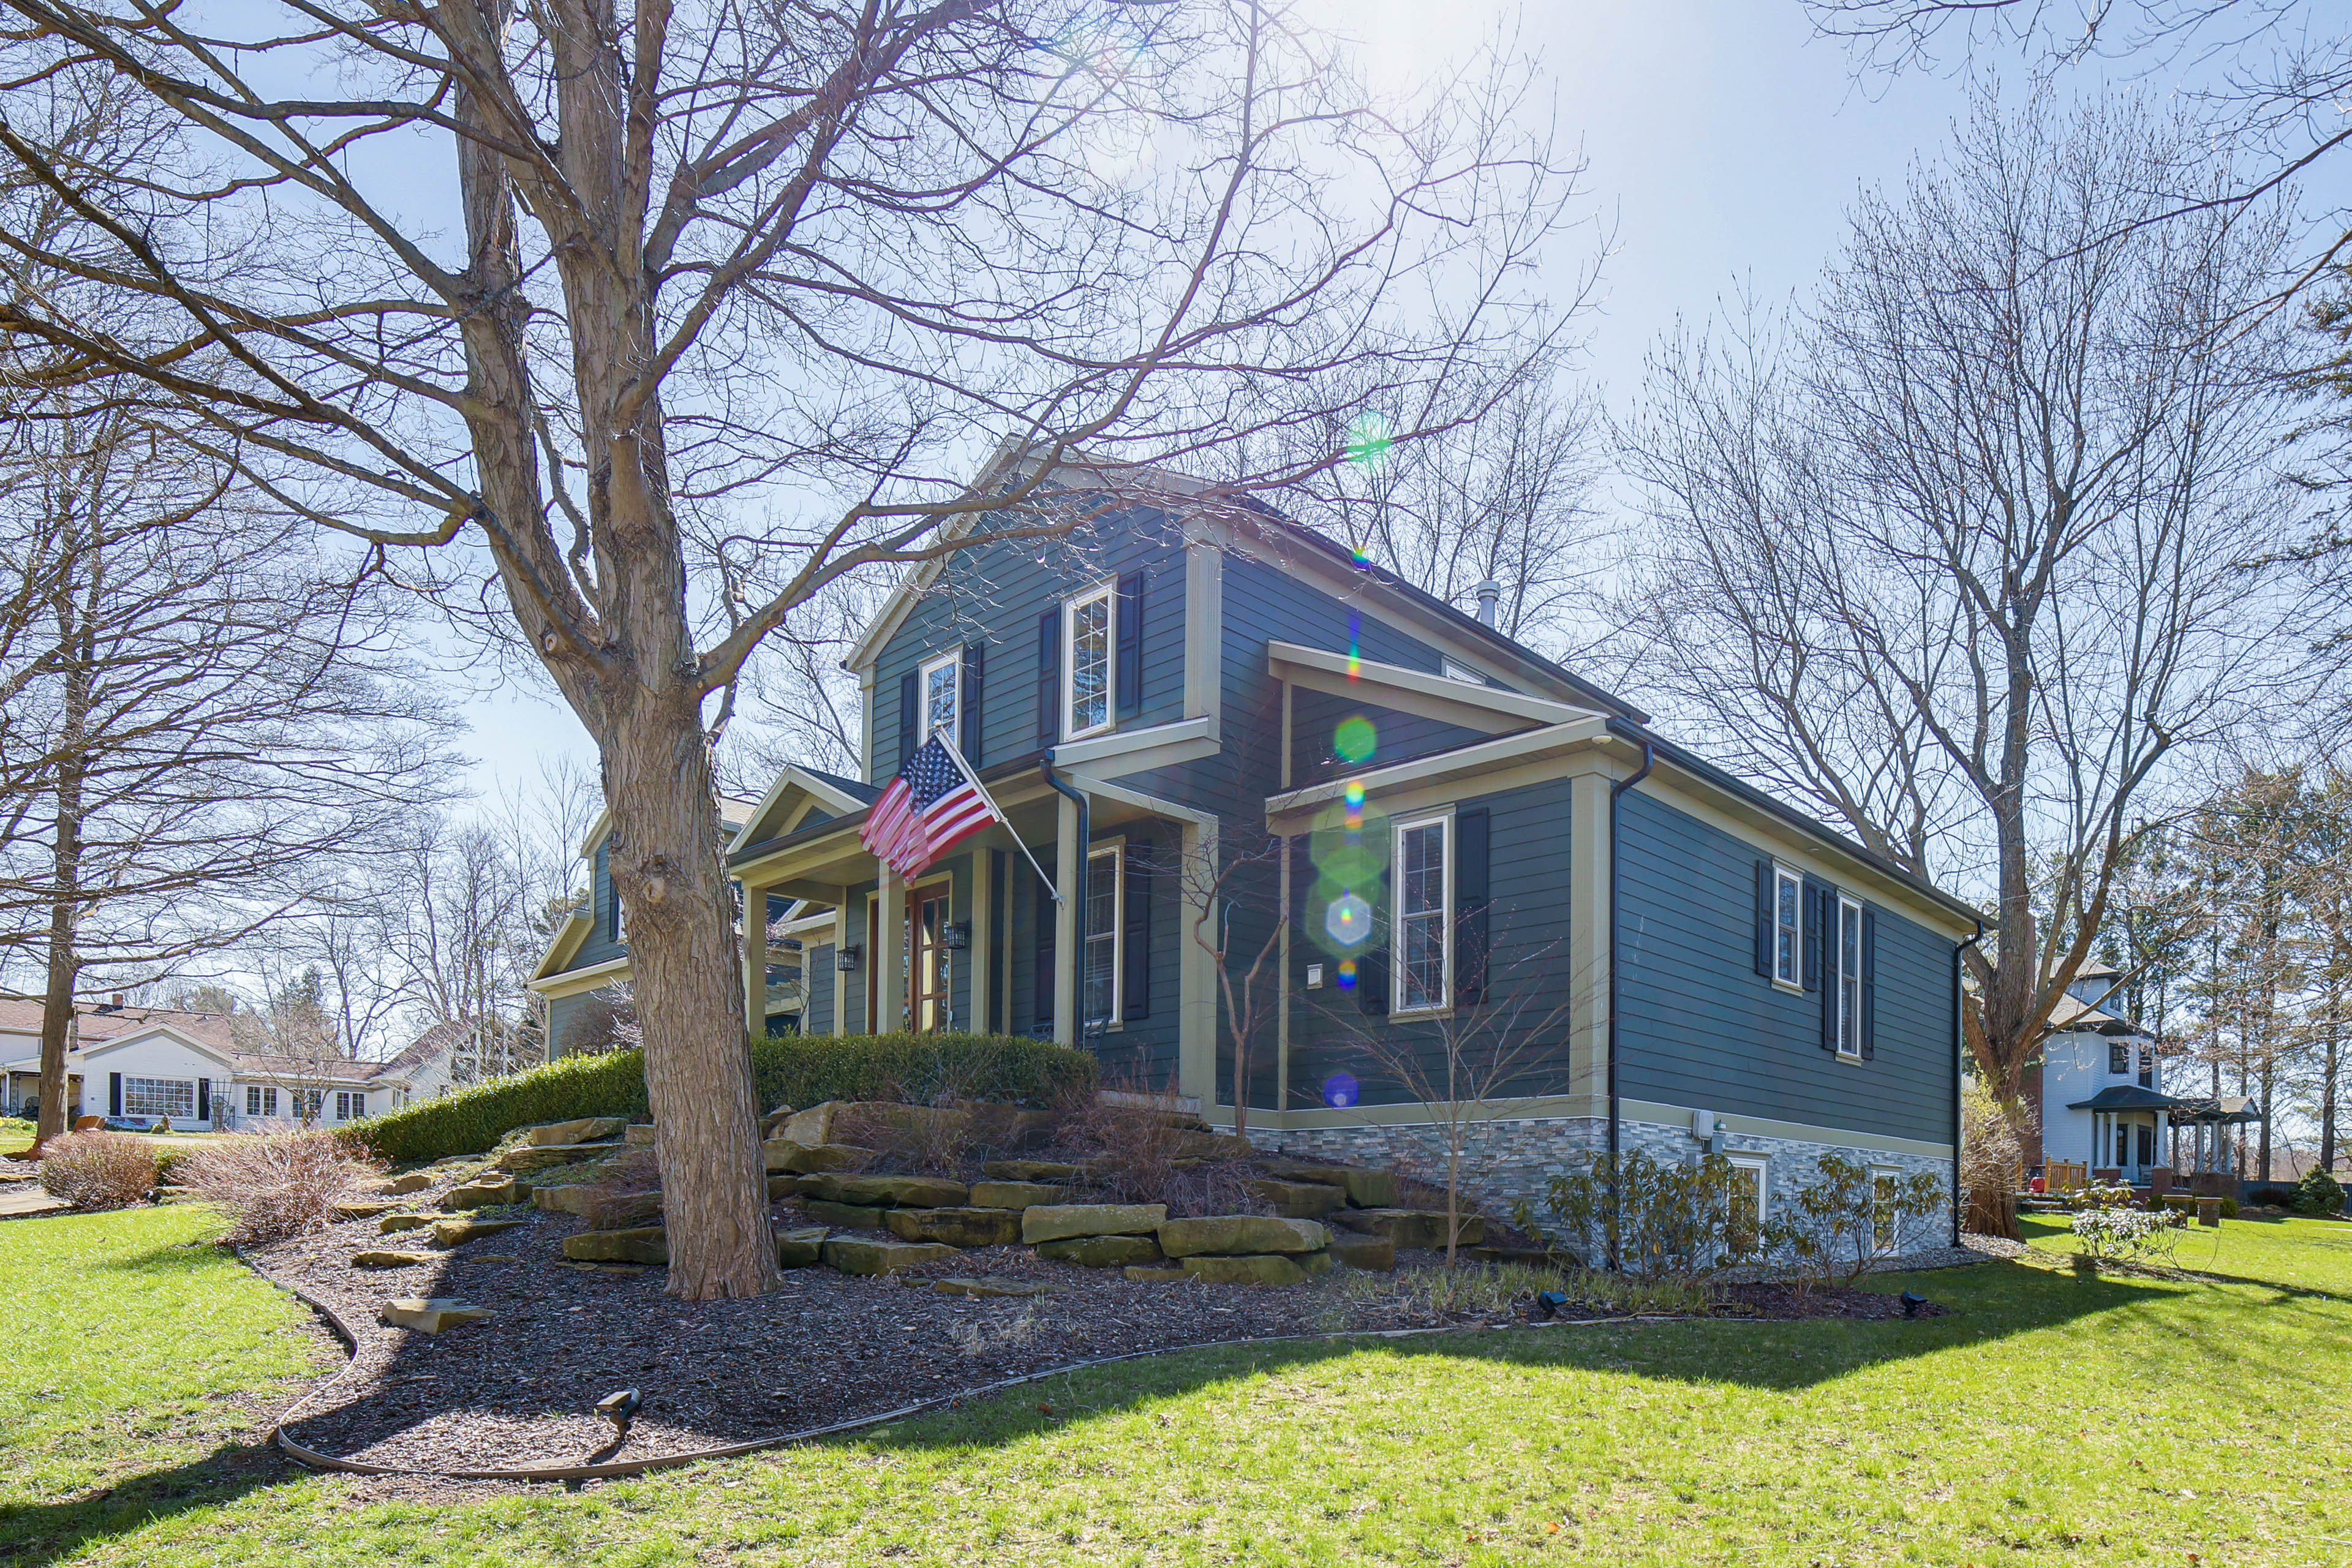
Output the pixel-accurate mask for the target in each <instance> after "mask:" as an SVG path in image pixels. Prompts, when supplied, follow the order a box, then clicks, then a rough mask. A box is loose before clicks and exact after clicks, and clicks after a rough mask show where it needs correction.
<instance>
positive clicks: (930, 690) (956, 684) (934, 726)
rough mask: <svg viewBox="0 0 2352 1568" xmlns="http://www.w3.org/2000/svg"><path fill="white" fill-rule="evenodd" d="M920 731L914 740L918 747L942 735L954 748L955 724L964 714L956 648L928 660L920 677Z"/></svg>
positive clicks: (960, 661) (960, 651) (959, 657)
mask: <svg viewBox="0 0 2352 1568" xmlns="http://www.w3.org/2000/svg"><path fill="white" fill-rule="evenodd" d="M920 686H921V693H922V702H923V727H922V730H921V731H920V732H919V733H918V734H917V735H916V736H915V744H916V745H918V746H919V745H921V744H922V743H923V742H926V741H928V740H929V739H930V738H931V737H932V736H933V735H936V734H939V733H940V731H946V732H947V737H948V743H949V744H950V745H954V744H957V743H958V742H957V740H956V720H957V718H958V717H959V716H960V715H961V713H962V711H963V649H961V648H960V647H959V648H955V649H952V650H950V652H947V653H943V654H941V655H940V657H939V658H933V659H927V660H925V661H924V663H923V668H922V671H921V675H920Z"/></svg>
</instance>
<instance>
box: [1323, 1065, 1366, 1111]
mask: <svg viewBox="0 0 2352 1568" xmlns="http://www.w3.org/2000/svg"><path fill="white" fill-rule="evenodd" d="M1362 1092H1363V1088H1362V1086H1361V1085H1360V1084H1358V1083H1357V1082H1356V1080H1355V1079H1352V1078H1349V1076H1348V1075H1347V1074H1346V1073H1343V1072H1335V1073H1333V1074H1332V1075H1331V1076H1330V1077H1329V1078H1327V1079H1324V1080H1323V1103H1324V1104H1326V1105H1328V1106H1329V1107H1331V1108H1332V1109H1333V1110H1346V1109H1347V1108H1348V1107H1349V1106H1351V1105H1353V1104H1355V1103H1356V1099H1357V1097H1358V1096H1359V1095H1360V1094H1361V1093H1362Z"/></svg>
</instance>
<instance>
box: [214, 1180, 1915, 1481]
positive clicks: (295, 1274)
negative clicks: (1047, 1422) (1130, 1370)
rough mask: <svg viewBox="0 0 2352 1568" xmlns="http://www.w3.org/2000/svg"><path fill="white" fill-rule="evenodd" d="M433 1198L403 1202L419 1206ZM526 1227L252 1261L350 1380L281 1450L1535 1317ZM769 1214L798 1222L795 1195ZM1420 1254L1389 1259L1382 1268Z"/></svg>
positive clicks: (817, 1410)
mask: <svg viewBox="0 0 2352 1568" xmlns="http://www.w3.org/2000/svg"><path fill="white" fill-rule="evenodd" d="M449 1179H454V1175H453V1176H452V1177H451V1178H449ZM445 1184H446V1183H445ZM439 1190H440V1188H439V1187H438V1186H436V1188H435V1189H432V1190H428V1191H426V1192H422V1193H417V1194H410V1195H409V1197H408V1198H407V1199H406V1200H405V1201H407V1202H410V1203H414V1204H415V1205H417V1206H419V1207H429V1206H431V1204H432V1202H433V1200H434V1199H435V1198H436V1195H437V1193H438V1191H439ZM529 1212H530V1216H531V1217H530V1219H529V1220H528V1221H527V1223H525V1224H524V1225H522V1226H519V1227H517V1228H515V1229H512V1230H509V1231H505V1232H502V1233H499V1234H498V1235H496V1236H492V1237H486V1238H484V1239H482V1240H479V1241H475V1242H471V1243H468V1244H467V1245H466V1246H464V1247H458V1248H457V1249H455V1250H453V1251H450V1252H447V1253H444V1254H440V1255H438V1256H436V1258H435V1259H434V1261H433V1262H431V1263H429V1264H424V1265H417V1266H414V1267H409V1268H393V1269H383V1270H367V1269H357V1268H352V1266H351V1258H352V1254H353V1253H355V1252H358V1251H361V1250H363V1249H367V1248H376V1247H382V1248H394V1249H401V1250H423V1249H424V1248H423V1247H422V1244H421V1240H420V1237H419V1235H418V1233H414V1232H403V1233H398V1234H395V1235H391V1236H384V1235H382V1234H380V1233H379V1231H378V1229H377V1226H376V1222H374V1221H373V1220H355V1221H351V1222H348V1223H345V1224H341V1225H337V1226H332V1227H331V1228H330V1229H327V1230H324V1231H321V1232H319V1233H317V1234H314V1235H311V1236H308V1237H300V1238H298V1239H295V1240H291V1241H287V1242H281V1243H278V1244H276V1245H273V1246H270V1247H260V1248H256V1249H252V1250H251V1251H250V1252H249V1253H248V1257H249V1258H250V1260H251V1261H252V1262H253V1263H254V1265H255V1266H256V1267H257V1268H259V1270H260V1271H261V1272H262V1273H263V1274H264V1275H265V1277H267V1278H269V1279H276V1280H278V1281H280V1282H281V1283H285V1284H288V1285H292V1286H299V1288H300V1289H303V1290H304V1291H305V1292H307V1293H308V1294H310V1295H312V1296H314V1297H316V1298H318V1299H320V1300H324V1301H326V1302H328V1303H330V1304H331V1305H332V1306H333V1308H334V1309H335V1310H336V1312H337V1313H338V1315H340V1316H341V1318H342V1320H343V1321H344V1322H345V1323H347V1324H348V1325H349V1326H350V1327H351V1328H352V1331H353V1332H354V1333H355V1334H356V1335H357V1336H358V1339H359V1346H358V1352H357V1354H356V1356H355V1358H354V1360H353V1364H352V1367H351V1369H350V1371H349V1372H348V1373H346V1374H345V1375H344V1376H343V1377H342V1378H341V1380H340V1381H339V1382H337V1383H336V1384H334V1385H333V1386H332V1387H331V1388H330V1389H329V1390H327V1391H326V1392H325V1393H324V1394H321V1395H320V1398H319V1399H317V1400H315V1401H313V1402H312V1403H310V1405H306V1406H305V1407H304V1408H303V1410H302V1412H301V1413H300V1414H299V1416H298V1417H297V1419H296V1420H295V1421H294V1422H293V1423H292V1424H291V1425H290V1426H289V1427H288V1433H289V1436H292V1437H293V1438H295V1439H296V1440H297V1441H299V1442H300V1443H302V1444H304V1445H305V1446H307V1447H311V1448H314V1449H316V1450H318V1451H320V1452H321V1453H325V1454H330V1455H333V1456H336V1457H338V1458H352V1459H357V1460H362V1461H364V1462H368V1463H372V1464H381V1465H389V1466H402V1467H414V1468H418V1469H467V1468H511V1467H525V1466H534V1467H535V1466H555V1465H570V1464H583V1463H602V1462H606V1461H609V1460H615V1459H621V1460H625V1459H633V1458H653V1457H658V1456H663V1455H669V1454H677V1453H683V1452H688V1451H690V1450H693V1449H698V1448H704V1447H714V1446H717V1445H720V1444H726V1443H732V1442H741V1441H745V1440H748V1439H751V1438H755V1437H760V1436H768V1435H772V1434H776V1433H781V1432H788V1431H795V1430H800V1429H803V1428H808V1427H814V1426H826V1425H829V1424H832V1423H835V1422H840V1421H845V1420H850V1419H854V1418H856V1417H858V1416H862V1415H878V1414H881V1413H884V1412H887V1411H889V1410H893V1409H897V1408H898V1407H900V1406H903V1405H908V1404H911V1403H914V1402H916V1401H919V1400H924V1399H930V1398H936V1397H940V1396H943V1395H953V1394H958V1393H960V1392H962V1391H964V1390H968V1389H973V1388H976V1387H979V1386H980V1385H982V1384H989V1383H992V1382H995V1381H998V1380H1001V1379H1004V1378H1009V1377H1016V1376H1022V1375H1025V1374H1029V1373H1038V1372H1044V1371H1048V1370H1050V1369H1052V1368H1055V1367H1056V1366H1061V1365H1066V1364H1068V1363H1075V1362H1080V1361H1087V1360H1092V1359H1095V1358H1098V1357H1105V1356H1117V1355H1125V1354H1129V1353H1132V1352H1141V1351H1160V1350H1172V1349H1177V1348H1180V1347H1182V1346H1187V1345H1199V1344H1206V1343H1211V1342H1218V1341H1226V1340H1241V1339H1271V1338H1277V1337H1281V1336H1285V1335H1295V1334H1310V1333H1318V1332H1324V1331H1331V1330H1335V1329H1349V1330H1391V1329H1405V1328H1433V1327H1447V1326H1475V1325H1478V1324H1482V1323H1491V1322H1494V1321H1496V1320H1498V1319H1502V1318H1506V1317H1507V1318H1510V1319H1513V1320H1516V1321H1529V1320H1530V1319H1531V1318H1532V1317H1534V1316H1535V1314H1534V1313H1533V1312H1532V1311H1531V1310H1530V1309H1529V1308H1528V1306H1527V1304H1525V1303H1521V1304H1520V1306H1519V1307H1518V1308H1517V1309H1515V1310H1513V1311H1511V1312H1509V1313H1498V1312H1494V1311H1483V1312H1467V1313H1456V1314H1453V1315H1451V1316H1446V1315H1441V1314H1437V1313H1433V1312H1431V1311H1428V1310H1422V1309H1416V1308H1414V1307H1412V1306H1410V1305H1408V1304H1406V1303H1402V1302H1398V1301H1395V1300H1378V1299H1375V1300H1363V1299H1361V1296H1360V1291H1359V1292H1350V1291H1349V1289H1347V1286H1346V1284H1345V1279H1346V1273H1345V1271H1341V1272H1339V1273H1338V1274H1335V1275H1333V1276H1328V1277H1325V1278H1324V1279H1318V1280H1315V1281H1311V1282H1310V1283H1309V1284H1307V1285H1306V1286H1303V1287H1291V1288H1288V1289H1252V1288H1249V1287H1244V1286H1231V1285H1204V1284H1201V1283H1198V1282H1192V1281H1187V1282H1184V1283H1181V1284H1146V1283H1138V1282H1130V1281H1129V1280H1128V1279H1125V1278H1124V1277H1123V1275H1122V1274H1121V1273H1120V1271H1119V1270H1118V1269H1116V1268H1108V1269H1095V1268H1076V1267H1072V1266H1070V1265H1066V1264H1059V1263H1050V1262H1045V1261H1042V1260H1040V1259H1039V1258H1036V1257H1035V1256H1034V1254H1033V1253H1032V1252H1030V1251H1029V1250H1028V1249H1027V1248H1024V1247H989V1248H982V1249H978V1250H974V1251H970V1252H965V1253H962V1254H961V1255H960V1256H958V1257H956V1258H950V1259H948V1260H946V1261H944V1262H941V1263H939V1264H933V1265H929V1266H927V1267H926V1268H922V1269H920V1270H918V1271H916V1272H914V1273H910V1274H902V1275H898V1276H895V1277H890V1278H882V1279H876V1278H858V1277H853V1276H849V1275H843V1274H838V1273H835V1272H834V1271H833V1270H832V1269H829V1268H802V1269H793V1270H788V1271H787V1272H786V1273H785V1276H784V1284H783V1287H782V1289H780V1290H778V1291H776V1292H775V1293H773V1294H772V1295H769V1296H766V1297H762V1298H760V1299H758V1300H751V1301H709V1302H693V1303H689V1302H684V1301H679V1300H675V1299H673V1298H671V1297H669V1296H666V1295H664V1294H663V1291H662V1286H663V1280H664V1276H663V1272H662V1271H661V1270H660V1269H642V1270H639V1269H629V1268H604V1267H589V1266H583V1265H577V1264H572V1263H569V1262H567V1261H566V1260H564V1258H563V1257H562V1241H563V1238H564V1237H567V1236H570V1235H572V1234H573V1233H574V1232H575V1231H577V1230H578V1229H579V1228H580V1226H581V1223H582V1222H580V1221H578V1220H575V1219H573V1218H572V1217H570V1216H568V1215H554V1214H544V1213H539V1212H538V1211H529ZM493 1213H494V1215H497V1216H499V1217H504V1215H505V1211H493ZM776 1216H777V1221H778V1223H779V1225H780V1226H781V1225H786V1224H792V1223H797V1220H798V1216H797V1214H796V1211H795V1208H794V1206H793V1202H792V1200H786V1201H785V1202H784V1203H782V1204H779V1205H777V1209H776ZM1437 1260H1438V1257H1437V1255H1435V1254H1428V1255H1419V1254H1410V1253H1408V1254H1405V1255H1403V1256H1402V1258H1400V1267H1401V1268H1412V1267H1413V1266H1414V1265H1415V1264H1420V1263H1433V1262H1435V1261H1437ZM951 1277H952V1278H984V1279H991V1280H995V1281H1001V1282H1008V1283H1011V1282H1042V1283H1045V1284H1050V1285H1051V1286H1052V1287H1053V1288H1054V1292H1053V1294H1051V1295H1047V1296H1040V1297H1028V1298H978V1299H974V1298H966V1297H961V1296H952V1295H948V1294H945V1293H942V1292H940V1291H939V1290H936V1289H932V1288H931V1286H932V1281H933V1280H934V1279H940V1278H951ZM1359 1279H1360V1277H1359ZM408 1296H455V1297H459V1298H462V1299H464V1300H467V1301H468V1302H471V1303H473V1304H475V1305H477V1306H482V1307H487V1308H488V1309H489V1310H491V1311H492V1312H493V1313H494V1314H495V1316H494V1317H492V1318H490V1319H489V1320H488V1321H484V1322H480V1323H475V1324H469V1325H467V1326H464V1327H460V1328H457V1329H453V1330H450V1331H447V1332H445V1333H443V1334H441V1335H438V1336H434V1335H427V1334H421V1333H411V1332H409V1331H404V1330H398V1329H390V1328H384V1327H382V1326H380V1325H378V1323H377V1321H376V1317H377V1312H378V1310H379V1309H380V1308H381V1306H382V1305H383V1302H385V1301H386V1300H391V1299H393V1298H395V1297H408ZM1727 1297H1728V1300H1727V1310H1726V1316H1727V1317H1740V1318H1753V1317H1769V1318H1791V1317H1821V1316H1839V1317H1853V1318H1883V1317H1899V1316H1901V1314H1902V1304H1901V1302H1900V1300H1898V1299H1897V1298H1895V1297H1894V1296H1892V1295H1886V1294H1882V1293H1878V1292H1874V1291H1866V1290H1824V1289H1815V1290H1813V1291H1811V1292H1809V1293H1801V1292H1798V1291H1795V1290H1793V1289H1790V1287H1788V1286H1785V1285H1770V1284H1765V1285H1742V1286H1733V1287H1729V1288H1727ZM1936 1310H1940V1309H1936ZM1591 1315H1592V1314H1591V1312H1589V1311H1588V1310H1583V1309H1580V1308H1577V1307H1570V1308H1569V1309H1566V1310H1564V1312H1563V1316H1576V1317H1588V1318H1589V1317H1591ZM624 1388H636V1389H640V1390H642V1391H643V1394H644V1397H645V1406H644V1409H643V1411H642V1412H641V1414H640V1415H638V1417H637V1419H636V1421H635V1425H634V1426H633V1427H632V1428H631V1430H630V1432H629V1435H628V1438H627V1440H626V1442H625V1444H623V1445H622V1446H621V1447H619V1448H618V1449H617V1450H616V1449H614V1446H613V1432H612V1428H611V1427H610V1426H608V1425H607V1424H606V1423H605V1422H604V1420H603V1419H602V1418H601V1417H599V1416H597V1415H595V1414H593V1409H592V1406H593V1405H594V1404H595V1402H596V1401H597V1400H599V1399H601V1398H603V1397H604V1395H606V1394H611V1393H613V1392H614V1391H616V1390H619V1389H624Z"/></svg>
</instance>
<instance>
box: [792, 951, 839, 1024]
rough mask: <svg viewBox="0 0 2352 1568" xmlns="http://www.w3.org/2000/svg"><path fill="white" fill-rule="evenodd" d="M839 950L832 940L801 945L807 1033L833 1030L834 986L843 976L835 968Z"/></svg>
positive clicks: (802, 1016) (804, 1022) (803, 1015)
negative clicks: (835, 956)
mask: <svg viewBox="0 0 2352 1568" xmlns="http://www.w3.org/2000/svg"><path fill="white" fill-rule="evenodd" d="M834 953H835V947H834V945H833V943H831V942H814V943H811V944H810V945H808V946H806V947H803V949H801V994H802V996H803V998H804V999H805V1000H804V1001H803V1005H802V1007H801V1033H802V1034H803V1035H830V1034H831V1033H833V988H834V985H835V983H836V982H837V980H838V978H839V977H838V975H837V974H836V973H835V969H834Z"/></svg>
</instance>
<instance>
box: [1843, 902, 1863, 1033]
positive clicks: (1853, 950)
mask: <svg viewBox="0 0 2352 1568" xmlns="http://www.w3.org/2000/svg"><path fill="white" fill-rule="evenodd" d="M1837 1054H1838V1055H1840V1056H1842V1057H1848V1058H1853V1060H1855V1061H1860V1060H1861V1059H1862V906H1861V905H1860V904H1858V903H1856V902H1854V901H1853V900H1852V899H1847V898H1841V899H1839V900H1838V903H1837Z"/></svg>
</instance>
